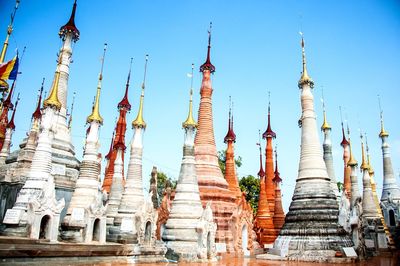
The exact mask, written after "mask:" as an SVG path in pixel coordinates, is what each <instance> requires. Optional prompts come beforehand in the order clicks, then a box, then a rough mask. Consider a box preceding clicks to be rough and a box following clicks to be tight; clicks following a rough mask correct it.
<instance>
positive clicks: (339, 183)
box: [336, 181, 344, 192]
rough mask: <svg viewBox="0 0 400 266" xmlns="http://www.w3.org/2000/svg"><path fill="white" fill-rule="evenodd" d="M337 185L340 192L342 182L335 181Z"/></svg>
mask: <svg viewBox="0 0 400 266" xmlns="http://www.w3.org/2000/svg"><path fill="white" fill-rule="evenodd" d="M336 185H337V187H338V189H339V192H342V190H343V186H344V184H343V183H342V182H340V181H339V182H337V184H336Z"/></svg>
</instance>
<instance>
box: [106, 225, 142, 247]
mask: <svg viewBox="0 0 400 266" xmlns="http://www.w3.org/2000/svg"><path fill="white" fill-rule="evenodd" d="M106 239H107V242H114V243H120V244H137V243H138V237H137V234H136V233H134V232H133V231H131V232H124V231H121V225H112V226H107V236H106Z"/></svg>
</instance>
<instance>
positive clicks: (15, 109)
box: [7, 93, 19, 130]
mask: <svg viewBox="0 0 400 266" xmlns="http://www.w3.org/2000/svg"><path fill="white" fill-rule="evenodd" d="M18 102H19V93H18V96H17V100H16V102H15V105H14V110H13V113H12V115H11V119H10V121H9V122H8V124H7V128H11V129H12V130H15V123H14V117H15V112H16V111H17V106H18Z"/></svg>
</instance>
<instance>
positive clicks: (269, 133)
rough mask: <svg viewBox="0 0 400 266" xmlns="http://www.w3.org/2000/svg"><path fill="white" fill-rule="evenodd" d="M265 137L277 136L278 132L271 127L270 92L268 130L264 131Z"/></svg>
mask: <svg viewBox="0 0 400 266" xmlns="http://www.w3.org/2000/svg"><path fill="white" fill-rule="evenodd" d="M262 136H263V139H266V138H276V134H275V132H274V131H272V129H271V100H270V92H268V126H267V130H266V131H265V132H264V133H263V135H262Z"/></svg>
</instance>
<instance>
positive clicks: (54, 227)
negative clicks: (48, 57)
mask: <svg viewBox="0 0 400 266" xmlns="http://www.w3.org/2000/svg"><path fill="white" fill-rule="evenodd" d="M60 67H61V56H60V57H59V59H58V64H57V70H56V73H55V77H54V83H53V85H52V88H51V91H50V93H49V96H48V98H47V99H46V100H45V101H44V103H43V108H44V110H43V116H42V120H41V123H40V133H39V137H38V142H37V147H36V150H35V154H34V156H33V159H32V164H31V167H30V169H29V172H28V177H27V180H26V182H25V184H24V186H23V187H22V189H21V190H20V192H19V193H18V197H17V200H16V202H15V204H14V207H13V208H12V209H8V210H7V212H6V215H5V217H4V220H3V223H4V224H6V225H7V227H6V228H5V229H4V231H3V232H2V234H3V235H7V236H20V237H28V238H33V239H40V238H43V239H48V240H50V241H57V235H58V225H59V221H60V213H61V211H62V209H63V208H64V206H65V201H64V199H61V200H59V201H57V200H56V194H55V184H54V176H53V175H52V173H51V165H52V144H53V139H54V135H55V130H56V128H55V119H56V117H57V113H58V112H60V109H61V102H60V101H59V100H58V85H59V80H60Z"/></svg>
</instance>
